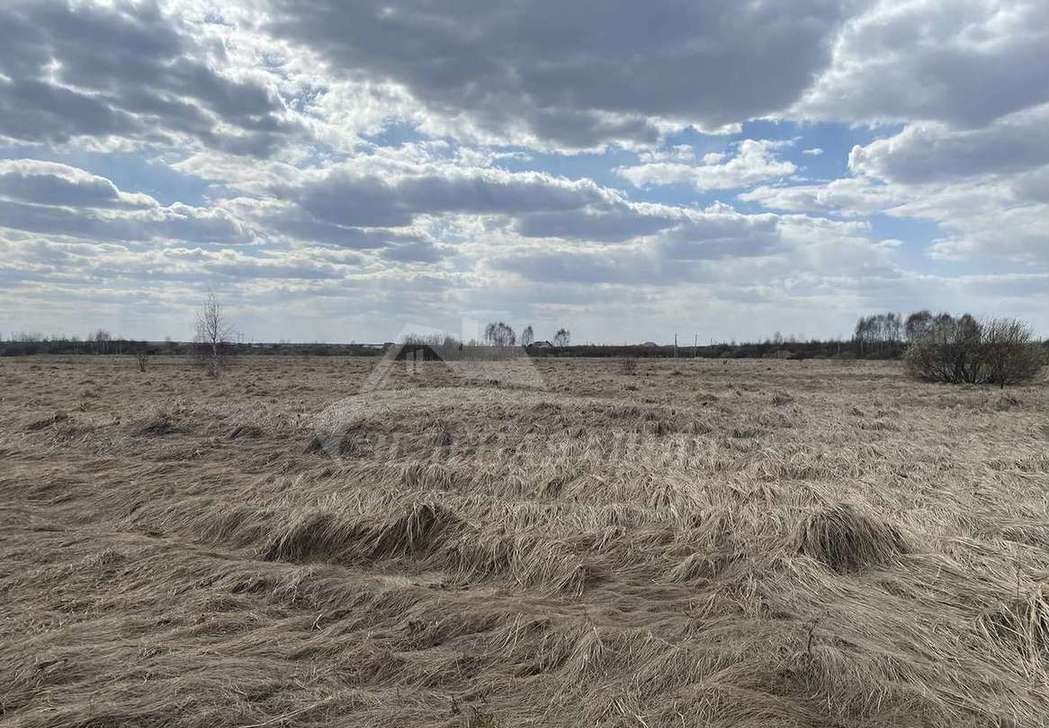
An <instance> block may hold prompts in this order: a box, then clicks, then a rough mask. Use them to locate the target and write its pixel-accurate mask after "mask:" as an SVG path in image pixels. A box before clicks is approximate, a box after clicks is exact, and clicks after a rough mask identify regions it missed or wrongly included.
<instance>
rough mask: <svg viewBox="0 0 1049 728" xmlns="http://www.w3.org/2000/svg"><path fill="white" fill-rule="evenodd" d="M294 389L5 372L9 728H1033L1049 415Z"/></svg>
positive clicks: (1047, 531)
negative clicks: (174, 727)
mask: <svg viewBox="0 0 1049 728" xmlns="http://www.w3.org/2000/svg"><path fill="white" fill-rule="evenodd" d="M306 364H307V365H308V366H306V365H304V363H303V362H301V361H293V360H287V359H264V358H259V359H251V358H248V359H245V360H244V361H243V362H242V363H241V366H240V367H238V369H237V371H236V373H235V374H234V375H232V376H228V377H224V378H222V379H218V380H215V379H210V378H207V377H205V376H204V375H203V373H202V372H199V371H197V370H193V369H190V368H187V367H186V366H185V365H184V363H182V362H179V361H177V360H174V359H165V358H163V357H154V358H152V359H151V361H150V367H149V369H148V371H147V372H144V373H142V374H141V375H139V376H135V377H127V376H120V375H121V374H123V373H125V372H126V369H127V367H128V366H133V363H132V362H130V360H127V361H121V360H120V359H118V358H106V359H95V358H91V359H88V358H83V359H70V360H63V359H53V360H51V359H48V360H45V359H34V360H26V361H19V360H2V361H0V376H3V378H4V381H17V382H18V383H19V386H18V387H17V388H14V389H12V390H11V391H9V392H5V394H4V404H5V406H6V410H5V417H4V419H3V420H2V421H0V457H2V458H3V462H4V468H3V469H2V470H0V493H3V498H2V499H0V511H2V512H0V724H3V725H4V726H7V725H10V726H19V727H21V726H48V727H54V728H72V727H73V726H77V727H84V726H110V725H112V726H116V725H138V726H170V725H178V726H201V727H204V726H208V727H211V726H239V727H241V728H244V727H245V726H255V727H258V728H262V726H285V727H290V726H295V727H300V726H301V727H309V726H327V725H354V726H382V727H384V728H387V727H388V726H446V727H450V726H455V727H456V728H462V727H464V726H474V727H478V728H479V727H481V726H484V727H486V728H489V727H491V726H500V727H507V728H510V727H514V728H516V727H518V726H649V727H650V728H654V727H655V726H685V727H688V726H724V727H725V728H728V727H729V726H755V727H756V726H763V727H764V726H783V727H786V726H792V727H794V726H826V728H832V727H833V728H839V727H840V726H846V725H847V726H861V727H869V726H897V727H904V728H908V727H912V726H913V727H914V728H917V727H918V726H944V727H946V726H987V727H988V728H992V727H994V728H998V727H1000V726H1040V725H1047V724H1049V722H1047V719H1046V718H1045V716H1046V715H1049V672H1047V668H1049V513H1047V503H1049V501H1047V498H1046V496H1045V494H1046V493H1047V492H1049V456H1047V455H1046V447H1047V445H1049V439H1047V437H1046V433H1047V432H1049V418H1047V415H1046V412H1049V393H1047V391H1046V387H1045V383H1044V382H1043V383H1040V384H1038V385H1032V386H1028V387H1020V388H1016V389H1014V390H1010V392H1009V393H1008V398H1007V399H1006V398H1005V396H1004V395H1002V394H1001V393H1000V392H999V391H997V390H987V389H982V388H977V387H969V388H947V387H940V386H935V385H923V384H917V383H913V382H910V381H908V380H907V379H906V377H905V376H904V374H903V372H902V369H901V368H900V367H899V366H897V365H895V364H891V363H866V362H848V363H846V364H842V363H837V362H796V361H789V362H786V361H785V362H777V361H736V360H730V361H710V362H707V361H691V360H678V361H676V362H671V361H657V360H654V361H645V362H642V363H641V364H639V365H638V366H637V367H630V366H629V365H624V363H623V362H621V361H616V360H609V361H600V360H593V361H585V360H575V361H566V360H543V361H540V362H538V365H537V366H538V367H539V371H540V374H541V375H542V378H543V379H544V380H545V381H546V383H547V385H548V386H547V387H545V388H543V387H531V386H505V385H503V384H501V383H500V382H499V380H498V379H497V378H496V379H493V378H492V377H487V376H486V377H482V378H476V377H474V378H472V379H469V378H464V377H462V376H460V374H459V373H458V372H457V371H455V370H454V369H450V368H447V367H444V366H443V365H441V364H431V363H427V364H425V365H423V366H422V367H421V369H420V368H416V370H415V371H414V372H408V371H407V370H406V369H402V368H400V367H395V368H394V369H393V370H392V372H391V378H390V381H389V382H388V383H387V386H386V388H384V389H383V390H381V391H376V392H372V393H370V394H369V395H368V396H366V397H358V396H356V395H357V393H358V392H359V391H360V388H361V386H362V384H363V383H364V381H365V379H366V378H367V376H368V374H369V372H370V367H371V366H373V365H374V361H370V360H353V359H349V360H347V359H314V360H308V361H307V362H306ZM675 372H676V373H675ZM489 380H492V381H494V382H495V383H494V384H493V383H490V381H489ZM625 384H626V386H624V385H625ZM86 389H89V390H90V393H91V394H90V397H88V395H87V394H85V391H86ZM85 398H88V399H89V400H90V404H89V406H84V407H78V406H77V403H81V402H85ZM56 412H57V413H65V412H70V413H72V414H71V415H70V416H64V417H60V416H56V414H55V413H56Z"/></svg>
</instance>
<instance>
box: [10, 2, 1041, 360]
mask: <svg viewBox="0 0 1049 728" xmlns="http://www.w3.org/2000/svg"><path fill="white" fill-rule="evenodd" d="M209 291H212V292H214V293H215V295H216V296H217V297H218V299H219V300H220V302H221V303H222V304H223V305H224V307H225V311H226V313H227V316H228V317H229V319H230V320H231V321H232V323H233V325H234V326H235V328H236V329H237V330H238V331H239V332H240V333H241V336H242V337H243V338H244V339H245V340H253V341H278V340H293V341H333V342H349V341H356V342H380V341H388V340H394V339H395V338H396V337H398V336H399V335H402V334H404V333H406V332H409V331H419V332H426V331H444V332H447V333H452V334H455V335H460V336H464V337H466V338H470V337H472V336H476V335H477V334H478V333H479V331H480V330H481V329H482V328H483V326H484V323H485V322H487V321H491V320H503V321H506V322H508V323H510V324H511V325H513V326H514V327H516V328H517V329H518V330H521V329H523V328H524V326H526V325H528V324H531V325H532V326H533V328H534V330H535V333H536V336H537V338H539V339H543V338H551V337H552V336H553V333H554V331H555V330H557V329H558V328H560V327H566V328H568V329H570V330H571V332H572V338H573V341H574V342H575V343H585V342H595V343H597V342H601V343H626V342H631V343H633V342H640V341H645V340H654V341H658V342H669V341H672V340H673V337H674V335H675V333H676V334H677V335H678V336H679V337H680V339H681V340H682V341H686V342H689V343H691V342H692V341H693V340H694V338H698V340H699V341H700V342H709V341H729V340H753V339H764V338H767V337H770V336H772V335H773V333H774V332H777V331H779V332H782V333H783V334H784V335H794V336H798V337H805V338H808V337H831V336H848V335H849V334H850V333H851V331H852V329H853V326H854V324H855V321H856V319H857V318H858V317H859V316H861V315H864V314H867V313H872V312H882V311H895V312H903V313H906V312H908V311H913V310H918V309H923V308H928V309H932V310H934V311H941V310H946V311H953V312H956V313H957V312H962V311H969V312H972V313H974V314H976V315H979V316H992V315H1005V316H1014V317H1018V318H1022V319H1024V320H1026V321H1028V322H1030V323H1031V324H1032V326H1033V327H1034V329H1035V331H1036V332H1037V333H1038V334H1040V335H1043V336H1049V0H1014V1H1007V0H1002V1H999V2H995V1H992V0H951V2H943V1H942V0H891V1H884V2H875V1H867V0H841V1H839V2H834V1H833V0H792V1H791V2H789V3H783V2H772V1H771V0H709V1H707V2H702V3H698V2H692V1H691V0H646V2H637V1H636V0H602V2H582V1H580V2H575V3H564V2H560V1H558V2H553V1H552V0H531V1H530V2H505V1H500V0H416V1H415V2H401V1H400V0H386V1H385V2H368V1H366V0H223V1H222V2H212V1H210V0H166V1H159V0H158V1H156V2H154V1H153V0H148V1H142V2H131V1H130V0H127V1H125V0H115V1H101V0H95V1H81V0H24V1H23V0H2V1H0V335H4V336H5V337H6V336H10V335H11V334H14V333H16V332H22V331H28V332H40V333H44V334H51V335H54V334H63V333H64V334H71V335H81V336H83V335H85V334H87V332H88V331H89V330H93V329H96V328H100V327H101V328H106V329H108V330H109V331H111V332H113V333H114V334H116V335H122V336H126V337H131V338H142V339H151V340H159V339H162V338H164V337H165V336H170V337H172V338H175V339H187V338H189V337H190V336H191V335H192V329H193V319H194V311H195V310H196V309H197V308H198V307H199V306H200V304H201V302H202V301H203V300H204V299H205V297H206V296H207V295H208V292H209Z"/></svg>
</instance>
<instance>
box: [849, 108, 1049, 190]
mask: <svg viewBox="0 0 1049 728" xmlns="http://www.w3.org/2000/svg"><path fill="white" fill-rule="evenodd" d="M1045 164H1049V104H1046V105H1042V106H1039V107H1037V108H1034V109H1030V110H1027V111H1022V112H1017V113H1016V114H1012V115H1010V116H1007V117H1003V118H1002V119H1000V120H998V121H996V122H995V123H993V124H990V125H989V126H986V127H983V128H980V129H961V130H956V129H951V128H950V127H947V126H945V125H943V124H932V123H930V124H914V125H910V126H908V127H906V128H905V129H904V130H903V131H901V132H900V133H899V134H896V135H894V136H891V137H889V138H887V139H878V140H877V141H874V142H871V143H870V144H868V145H866V146H862V147H861V146H857V147H855V148H854V149H853V150H852V153H851V154H850V155H849V168H850V169H851V170H852V171H853V172H855V173H857V174H861V175H866V176H869V177H876V178H879V179H883V180H886V181H892V182H902V183H921V182H942V181H947V180H955V179H959V178H966V177H973V176H976V175H987V174H1002V173H1010V172H1018V171H1023V170H1027V169H1031V168H1032V167H1040V166H1042V165H1045Z"/></svg>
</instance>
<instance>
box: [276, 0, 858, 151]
mask: <svg viewBox="0 0 1049 728" xmlns="http://www.w3.org/2000/svg"><path fill="white" fill-rule="evenodd" d="M271 5H272V7H273V8H274V13H275V17H274V19H273V21H272V23H271V32H273V33H275V34H277V35H280V36H282V37H287V38H290V39H293V40H294V41H296V42H298V43H300V44H303V45H304V46H307V47H309V48H311V49H313V50H316V51H317V52H319V53H321V54H322V55H323V56H324V57H325V58H327V59H328V61H329V62H330V63H331V64H332V67H333V68H335V69H338V71H340V72H342V73H345V74H351V75H354V76H357V77H363V78H366V79H372V80H375V81H389V82H393V83H396V84H398V85H399V86H401V87H403V88H405V89H407V91H408V92H409V93H410V94H411V96H412V97H413V98H414V99H416V100H417V101H418V102H419V103H420V104H422V105H423V106H424V107H425V108H426V109H427V111H428V113H429V114H431V115H433V116H439V117H444V118H446V119H459V120H462V121H463V122H464V123H466V124H468V125H472V126H474V127H477V128H478V129H480V130H482V131H486V132H489V133H492V134H497V135H499V136H502V137H503V138H507V137H510V138H515V139H519V140H524V139H529V138H531V139H535V140H537V141H539V142H549V143H551V144H553V145H555V146H563V147H575V148H580V147H593V146H596V145H599V144H602V143H605V142H608V141H616V140H624V141H630V142H643V143H650V142H652V141H654V140H655V139H656V138H657V137H658V136H659V134H660V131H661V126H662V125H664V124H668V123H669V124H689V123H691V124H695V125H697V126H700V127H704V128H708V129H711V128H718V127H722V126H725V125H731V124H737V123H739V122H741V121H743V120H745V119H748V118H752V117H755V116H761V115H764V114H768V113H771V112H775V111H778V110H781V109H783V108H785V107H786V106H788V105H790V104H791V103H793V102H794V101H795V100H796V99H797V98H798V97H799V96H800V94H801V93H802V92H803V91H804V89H805V88H806V87H808V86H809V84H810V82H811V80H812V78H813V76H814V75H816V74H817V73H818V72H819V71H821V70H822V69H823V68H824V67H825V65H826V64H827V62H828V60H829V57H830V48H831V44H832V42H833V40H834V38H835V36H836V33H837V31H838V29H839V27H840V25H841V22H842V20H843V17H844V15H845V14H846V13H847V12H848V11H849V10H850V6H851V3H850V4H844V3H841V2H833V1H829V0H802V1H800V2H794V3H790V4H789V5H783V4H779V3H749V2H748V3H743V2H730V1H729V0H717V1H715V2H705V3H685V4H682V3H679V2H671V1H664V0H658V1H655V2H647V3H643V4H639V3H636V2H628V1H626V0H617V1H616V2H611V3H604V4H602V6H601V8H600V10H598V11H596V12H595V10H594V9H593V8H591V7H589V6H583V5H579V6H574V5H572V6H566V5H565V4H564V3H559V2H552V1H551V0H544V1H543V2H531V3H523V4H514V5H507V4H500V3H486V2H465V3H457V2H442V3H431V4H428V5H426V6H425V7H420V6H419V5H417V4H414V3H403V2H398V1H396V0H395V1H394V2H370V1H368V0H360V1H358V2H353V3H345V2H341V0H310V1H309V2H300V1H298V0H296V1H294V2H292V1H291V0H273V1H272V3H271Z"/></svg>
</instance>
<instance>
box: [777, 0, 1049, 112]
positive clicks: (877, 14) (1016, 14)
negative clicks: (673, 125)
mask: <svg viewBox="0 0 1049 728" xmlns="http://www.w3.org/2000/svg"><path fill="white" fill-rule="evenodd" d="M1047 47H1049V4H1047V3H1046V2H1044V0H1012V1H1011V2H998V1H997V0H954V1H952V2H942V1H941V0H882V1H881V2H878V3H877V4H876V5H874V6H873V7H872V8H871V9H870V10H869V11H867V12H864V13H862V14H860V15H858V16H856V17H854V18H853V19H851V20H850V21H849V22H848V23H846V25H845V28H844V31H843V32H842V34H841V36H840V37H839V38H838V39H837V41H836V43H835V46H834V53H833V59H832V61H831V63H830V66H829V68H828V69H827V70H826V71H824V72H823V73H822V74H821V75H820V76H819V78H818V80H817V82H816V83H815V84H814V85H813V87H812V88H811V89H810V90H809V91H808V92H807V93H806V94H805V96H804V98H802V99H801V100H800V101H799V103H798V104H796V106H795V108H794V109H793V111H792V112H791V113H794V114H798V115H801V116H809V117H818V118H823V119H831V120H835V121H841V120H844V121H860V122H870V121H920V120H926V121H940V122H944V123H947V124H951V125H955V126H959V127H969V128H975V127H979V126H982V125H984V124H987V123H989V122H991V121H993V120H994V119H997V118H999V117H1001V116H1003V115H1006V114H1009V113H1012V112H1015V111H1019V110H1021V109H1024V108H1028V107H1030V106H1034V105H1037V104H1040V103H1043V102H1045V101H1047V100H1049V74H1046V73H1045V58H1046V49H1047Z"/></svg>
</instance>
